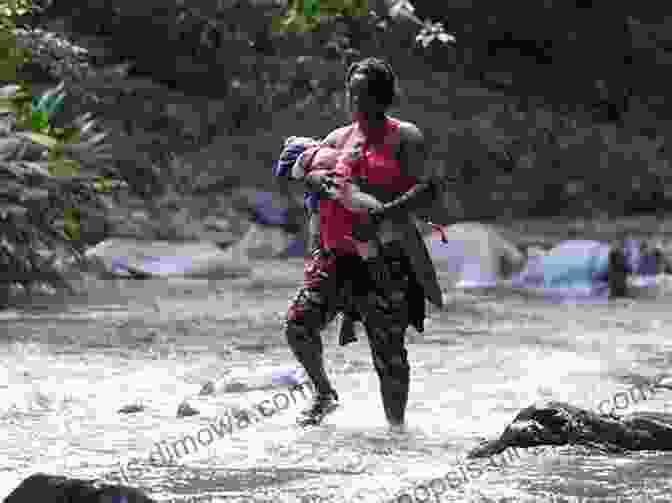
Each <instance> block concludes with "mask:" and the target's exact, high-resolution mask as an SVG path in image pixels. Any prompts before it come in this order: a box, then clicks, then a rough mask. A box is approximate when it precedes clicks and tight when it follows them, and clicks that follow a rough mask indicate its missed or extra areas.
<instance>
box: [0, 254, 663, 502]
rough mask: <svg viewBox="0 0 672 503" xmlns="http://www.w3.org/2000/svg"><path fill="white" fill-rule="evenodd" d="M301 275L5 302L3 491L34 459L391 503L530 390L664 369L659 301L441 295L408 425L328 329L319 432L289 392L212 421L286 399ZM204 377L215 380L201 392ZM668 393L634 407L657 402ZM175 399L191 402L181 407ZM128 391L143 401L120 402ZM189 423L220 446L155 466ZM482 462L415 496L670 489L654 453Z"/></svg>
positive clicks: (253, 497) (82, 468) (506, 415)
mask: <svg viewBox="0 0 672 503" xmlns="http://www.w3.org/2000/svg"><path fill="white" fill-rule="evenodd" d="M300 268H301V263H299V262H290V263H287V262H267V263H265V264H261V265H260V267H258V268H257V270H256V271H257V272H256V273H255V275H254V277H252V278H246V279H236V280H228V281H226V280H223V281H216V282H213V281H211V282H208V281H207V280H199V281H196V280H192V281H186V280H184V281H170V282H167V281H158V280H151V281H135V282H132V281H130V282H129V281H118V282H99V283H98V286H97V287H96V289H95V291H92V294H91V297H90V299H89V302H88V303H87V304H82V303H77V304H73V305H71V306H70V307H69V308H68V309H65V310H58V309H55V308H54V309H48V310H45V311H44V312H39V313H35V312H33V313H25V312H11V311H10V312H4V313H0V352H1V354H2V359H1V360H0V361H1V363H0V397H1V398H2V400H0V495H2V496H4V495H6V494H8V493H9V492H10V491H11V490H12V489H13V488H14V487H15V486H16V485H17V484H18V483H19V482H20V481H21V480H22V479H23V478H24V477H26V476H28V475H30V474H31V473H34V472H36V471H45V472H50V473H56V474H66V475H70V476H73V477H81V478H88V477H100V478H104V479H108V480H110V481H115V482H116V481H119V480H120V476H121V475H122V470H121V468H123V473H124V474H125V476H126V477H128V479H129V481H130V483H131V484H132V485H136V486H139V487H142V488H144V489H146V490H147V491H148V492H149V493H150V494H151V495H152V497H154V498H156V499H157V501H183V502H197V501H199V502H206V501H207V502H210V501H212V502H214V501H282V502H291V501H301V502H312V501H316V502H320V503H321V502H327V501H333V502H339V501H341V502H342V501H363V502H382V501H385V500H386V499H390V498H393V497H394V496H395V495H398V494H400V493H402V492H404V491H406V490H408V491H409V492H410V494H411V495H413V492H412V488H413V487H414V486H417V485H418V484H422V483H423V482H429V481H430V480H431V479H433V478H437V477H443V476H444V475H445V474H446V473H448V472H450V471H452V470H456V469H457V465H458V464H459V461H458V459H460V458H461V456H463V455H464V453H465V452H466V450H467V449H469V448H470V447H472V446H473V445H475V444H476V443H477V442H478V441H480V440H481V439H483V438H485V437H494V436H497V435H499V433H501V431H502V429H503V428H504V427H505V425H506V424H508V422H510V420H511V419H512V418H513V416H515V414H516V413H517V412H518V411H519V410H520V409H521V408H523V407H526V406H528V405H529V404H531V403H532V402H533V401H535V400H538V399H548V398H552V399H555V400H561V401H568V402H571V403H573V404H575V405H578V406H582V407H586V408H596V407H597V404H598V403H599V402H601V401H602V400H605V399H611V397H612V396H613V395H614V393H616V392H618V391H627V390H628V389H629V387H630V386H632V384H633V383H635V382H638V379H640V380H641V378H642V377H652V376H655V375H657V374H660V373H661V372H665V371H667V367H668V366H669V365H668V362H669V358H668V357H669V355H670V354H671V352H670V345H671V344H672V341H670V339H669V337H666V335H667V333H668V332H669V328H670V325H671V324H672V312H671V310H670V309H669V307H668V305H667V302H666V301H664V300H658V301H652V300H649V301H641V302H638V303H637V304H634V305H629V306H628V305H626V304H624V303H619V304H613V305H607V306H559V305H544V304H543V303H542V302H541V301H533V300H525V299H522V298H518V297H512V296H503V295H494V294H491V295H489V296H488V295H485V294H484V295H481V296H468V295H463V294H462V295H457V294H452V293H451V294H448V296H449V302H448V304H447V307H446V309H445V310H444V311H443V312H436V311H435V312H432V315H431V319H430V320H429V322H428V323H427V330H426V333H425V334H424V335H419V334H416V333H415V332H413V331H412V330H410V332H409V337H408V350H409V356H410V359H411V365H412V384H411V396H410V400H409V406H408V423H409V429H410V431H409V434H408V435H406V436H403V437H398V436H397V437H394V436H390V435H389V434H388V433H387V432H386V428H385V422H384V413H383V410H382V406H381V404H380V398H379V394H378V382H377V377H376V375H375V372H374V370H373V366H372V363H371V359H370V353H369V349H368V346H367V343H366V338H365V337H364V336H363V335H362V337H360V340H359V341H358V342H356V343H355V344H352V345H350V346H348V347H346V348H341V347H339V346H338V345H337V342H336V333H335V329H334V328H333V327H332V328H330V329H329V330H328V331H327V332H326V334H325V341H326V350H325V352H326V357H327V361H328V368H329V371H330V373H331V375H333V377H334V382H335V385H336V387H337V389H338V391H339V394H340V395H341V400H342V402H343V406H342V407H341V408H340V409H339V410H338V411H336V412H335V413H334V414H333V416H330V417H329V419H328V420H327V422H326V424H325V425H324V426H323V427H320V428H317V429H312V430H306V431H300V430H298V429H296V428H295V427H294V426H293V424H294V419H295V415H296V413H297V412H298V411H299V410H300V408H302V407H303V406H304V404H305V402H306V400H304V398H302V397H301V395H296V396H295V402H296V403H291V404H290V405H289V406H288V408H287V409H286V410H282V411H277V413H276V414H274V415H272V416H271V417H269V418H263V420H260V421H258V422H253V424H251V425H250V426H248V427H245V428H243V427H241V428H234V429H233V430H232V435H228V434H226V435H223V436H221V437H218V436H217V435H216V434H215V435H211V433H207V432H208V430H210V432H212V425H213V424H214V425H218V424H221V423H220V422H219V421H221V420H222V418H225V417H226V415H225V414H226V411H227V410H229V409H231V408H233V409H234V410H240V409H245V408H250V407H253V406H254V405H256V404H258V403H260V402H261V401H263V400H265V399H272V397H274V396H278V395H279V394H284V395H285V396H289V395H288V390H286V389H282V388H275V389H273V388H270V387H269V386H268V385H269V376H270V374H271V372H272V371H273V369H278V368H283V367H286V368H289V367H293V366H295V365H296V363H295V361H294V359H293V357H292V355H291V353H290V351H289V349H288V348H287V346H286V343H285V341H284V338H283V335H282V324H281V318H282V314H283V313H284V311H285V309H286V307H287V303H288V300H289V297H290V295H291V294H292V293H293V291H294V289H295V288H296V285H297V284H298V280H299V278H300V274H301V273H300ZM208 381H212V382H213V383H215V386H214V393H211V394H205V395H201V394H199V391H200V390H201V387H202V385H203V384H204V383H206V382H208ZM226 383H229V384H228V386H229V387H228V388H227V387H226V386H227V384H226ZM667 393H670V392H665V391H661V392H659V393H657V394H656V395H655V396H654V397H653V398H651V399H650V400H647V401H641V402H639V403H631V404H629V409H628V411H636V410H647V411H665V407H666V402H667V400H668V395H667ZM308 397H309V395H306V398H308ZM185 400H186V401H187V402H188V403H189V404H190V405H191V406H192V407H194V408H196V409H197V410H198V411H200V414H199V415H194V416H190V417H179V418H178V417H177V414H176V413H177V409H178V406H179V405H180V404H181V403H182V402H183V401H185ZM133 404H137V405H140V406H142V408H143V409H142V410H141V411H140V412H137V413H134V414H119V413H118V412H117V411H118V410H119V409H120V408H121V407H123V406H126V405H133ZM199 432H200V435H201V436H200V437H198V438H199V439H209V438H213V439H214V440H212V441H211V443H209V442H210V440H202V442H203V444H201V445H198V446H197V448H195V449H194V448H192V449H191V451H190V454H189V455H179V456H173V458H174V459H173V460H172V461H171V462H168V463H165V462H161V461H160V460H159V459H158V455H157V454H156V452H158V451H157V443H160V442H163V444H162V445H164V446H167V445H176V444H174V443H175V442H178V443H179V442H180V440H181V439H184V438H185V435H192V436H193V437H194V438H195V437H196V436H197V435H198V434H199ZM208 443H209V445H207V444H208ZM152 451H155V455H154V457H153V458H150V453H151V452H152ZM498 464H499V465H503V466H495V465H498ZM476 465H477V466H476V468H478V471H476V468H470V469H469V471H468V473H469V474H471V475H470V477H469V478H470V481H469V482H467V483H463V484H459V485H458V484H455V488H454V489H451V488H447V489H445V490H443V489H441V488H440V487H439V486H438V485H436V483H435V484H434V485H433V486H432V487H433V488H434V493H435V496H434V497H433V496H430V495H428V494H427V493H423V491H422V488H420V489H419V490H418V491H416V492H415V496H414V498H415V501H445V502H462V501H545V500H544V499H542V498H543V497H544V496H550V495H564V496H565V497H570V496H581V497H583V498H588V497H591V498H594V499H593V501H599V500H598V499H595V498H598V497H612V499H611V500H607V499H603V500H602V501H616V499H615V497H616V496H620V497H621V500H620V501H644V500H638V499H637V497H639V496H643V495H646V496H647V497H648V498H649V499H648V501H654V500H655V498H663V499H660V501H664V500H666V499H667V495H668V494H670V493H671V490H672V487H671V486H672V484H671V483H670V480H669V477H668V474H669V473H670V465H672V455H670V454H664V453H662V454H661V453H637V454H632V455H627V456H623V455H599V454H595V453H588V452H585V451H582V450H580V449H577V448H570V447H567V448H554V449H552V448H548V449H545V450H543V451H542V453H541V454H538V455H532V454H526V453H525V451H524V450H521V451H519V452H518V454H517V455H516V457H515V459H513V458H512V461H510V462H502V461H501V460H499V462H495V463H492V462H488V460H480V461H478V462H477V463H476ZM456 473H457V472H456ZM463 473H464V469H463ZM439 490H441V492H442V494H441V495H439V494H438V492H439ZM504 498H510V499H508V500H505V499H504ZM526 498H527V499H526ZM400 501H412V500H409V499H401V500H400ZM546 501H551V500H546ZM555 501H579V500H577V499H574V500H571V499H570V500H561V499H556V500H555ZM581 501H590V500H588V499H583V500H581Z"/></svg>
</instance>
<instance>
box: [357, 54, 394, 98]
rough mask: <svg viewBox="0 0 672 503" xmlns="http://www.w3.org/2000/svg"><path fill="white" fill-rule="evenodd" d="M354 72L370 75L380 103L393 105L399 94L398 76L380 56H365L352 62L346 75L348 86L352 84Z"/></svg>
mask: <svg viewBox="0 0 672 503" xmlns="http://www.w3.org/2000/svg"><path fill="white" fill-rule="evenodd" d="M353 73H363V74H365V75H366V76H367V77H369V78H370V79H371V85H372V86H373V89H375V92H376V96H377V98H378V101H379V103H380V104H381V105H384V106H387V107H389V106H390V105H392V103H393V102H394V99H395V97H396V96H397V76H396V75H395V74H394V70H392V67H391V66H390V65H389V64H388V63H386V62H385V61H383V60H382V59H379V58H365V59H362V60H361V61H357V62H356V63H353V64H351V65H350V68H348V72H347V73H346V76H345V84H346V86H348V85H350V77H352V74H353Z"/></svg>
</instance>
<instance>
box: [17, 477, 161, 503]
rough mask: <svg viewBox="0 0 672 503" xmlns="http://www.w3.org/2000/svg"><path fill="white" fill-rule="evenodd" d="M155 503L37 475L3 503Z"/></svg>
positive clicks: (122, 489)
mask: <svg viewBox="0 0 672 503" xmlns="http://www.w3.org/2000/svg"><path fill="white" fill-rule="evenodd" d="M36 501H40V502H41V503H62V502H64V501H68V502H72V503H116V502H126V503H156V501H155V500H153V499H152V498H149V497H148V496H146V495H144V494H143V493H142V492H141V491H140V490H138V489H134V488H132V487H127V486H122V485H112V484H105V483H102V482H100V481H95V480H80V479H71V478H67V477H62V476H58V475H47V474H45V473H36V474H34V475H31V476H30V477H28V478H27V479H25V480H24V481H23V482H21V484H19V486H18V487H17V488H16V489H14V490H13V491H12V492H11V493H10V494H9V496H7V497H6V498H5V499H4V503H33V502H36Z"/></svg>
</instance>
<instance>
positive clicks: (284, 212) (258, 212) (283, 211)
mask: <svg viewBox="0 0 672 503" xmlns="http://www.w3.org/2000/svg"><path fill="white" fill-rule="evenodd" d="M275 203H276V202H275V200H274V196H273V193H271V192H257V194H256V201H255V205H254V213H255V217H256V221H257V222H258V223H260V224H262V225H287V222H288V221H289V209H288V208H284V207H278V206H276V204H275Z"/></svg>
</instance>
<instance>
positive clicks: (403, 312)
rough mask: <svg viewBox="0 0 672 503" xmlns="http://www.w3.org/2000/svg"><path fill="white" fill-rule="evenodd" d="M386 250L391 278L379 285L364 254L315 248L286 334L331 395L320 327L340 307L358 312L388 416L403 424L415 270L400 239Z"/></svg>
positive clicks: (317, 382) (317, 383)
mask: <svg viewBox="0 0 672 503" xmlns="http://www.w3.org/2000/svg"><path fill="white" fill-rule="evenodd" d="M382 254H383V256H384V260H385V265H386V266H387V270H388V279H387V280H386V281H385V284H378V283H376V282H374V281H373V279H372V278H371V275H370V274H369V270H368V267H367V264H366V262H365V261H364V260H362V259H361V258H360V257H358V256H352V255H337V254H334V253H333V252H329V251H325V250H317V251H316V253H314V254H313V255H312V256H311V257H310V258H309V259H308V260H307V261H306V266H305V270H304V280H303V285H302V286H301V288H300V289H299V292H298V294H297V295H296V297H295V298H294V299H293V300H292V302H291V304H290V307H289V311H288V313H287V319H286V324H285V335H286V337H287V342H288V343H289V346H290V347H291V349H292V352H293V353H294V355H295V356H296V358H297V360H298V361H299V363H301V365H303V367H304V368H305V370H306V373H307V374H308V376H309V377H310V379H311V381H312V383H313V385H314V386H315V388H316V390H317V392H318V393H320V394H329V393H332V392H334V389H333V387H332V385H331V382H330V381H329V378H328V377H327V375H326V371H325V369H324V361H323V354H322V352H323V345H322V338H321V336H320V332H321V331H322V329H324V328H325V327H326V325H327V324H328V323H330V322H331V321H332V320H333V319H334V317H335V316H336V314H338V313H339V312H343V311H347V312H353V313H357V314H358V315H359V317H360V319H361V320H362V322H363V324H364V327H365V329H366V334H367V338H368V341H369V346H370V348H371V355H372V357H373V364H374V367H375V369H376V372H377V374H378V378H379V380H380V391H381V396H382V401H383V408H384V410H385V415H386V417H387V419H388V421H389V422H391V423H403V421H404V414H405V411H406V403H407V401H408V388H409V376H410V367H409V364H408V355H407V352H406V348H405V347H404V337H405V334H406V329H407V328H408V325H409V307H408V292H409V286H410V275H411V271H410V267H409V263H408V259H407V258H406V257H405V255H404V254H403V252H402V249H401V246H400V245H399V244H398V243H396V244H395V243H391V244H390V245H386V246H385V247H384V249H383V250H382Z"/></svg>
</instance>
